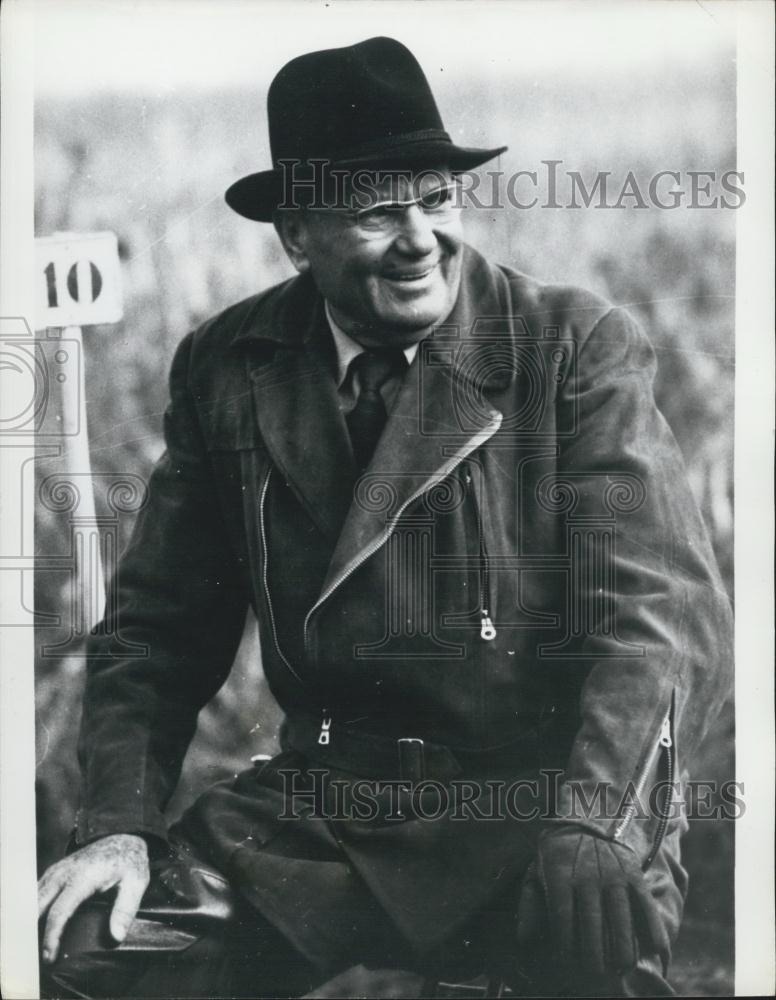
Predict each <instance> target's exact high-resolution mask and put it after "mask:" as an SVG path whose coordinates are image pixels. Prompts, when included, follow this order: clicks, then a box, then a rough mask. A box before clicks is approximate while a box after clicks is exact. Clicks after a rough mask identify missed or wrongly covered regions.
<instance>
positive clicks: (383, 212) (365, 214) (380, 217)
mask: <svg viewBox="0 0 776 1000" xmlns="http://www.w3.org/2000/svg"><path fill="white" fill-rule="evenodd" d="M401 210H402V206H401V205H394V204H386V205H375V207H374V208H365V209H363V210H362V211H360V212H359V213H358V221H359V222H360V223H361V224H362V225H374V224H376V223H380V222H385V221H386V220H388V219H391V218H393V217H395V216H396V215H398V214H399V213H400V212H401Z"/></svg>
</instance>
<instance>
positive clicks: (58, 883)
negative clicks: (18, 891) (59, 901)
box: [38, 865, 67, 920]
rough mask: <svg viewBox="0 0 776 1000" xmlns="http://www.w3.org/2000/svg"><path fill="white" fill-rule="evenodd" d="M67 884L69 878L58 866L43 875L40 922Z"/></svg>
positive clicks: (39, 903) (39, 891) (39, 886)
mask: <svg viewBox="0 0 776 1000" xmlns="http://www.w3.org/2000/svg"><path fill="white" fill-rule="evenodd" d="M66 882H67V877H66V875H65V874H64V873H63V872H62V870H61V868H60V867H59V866H58V865H54V866H53V867H52V868H49V870H48V871H47V872H46V873H45V875H43V877H42V878H41V880H40V881H39V882H38V920H40V918H41V917H42V916H43V914H44V913H45V912H46V910H47V909H48V908H49V906H51V904H52V903H53V902H54V900H55V899H56V898H57V896H58V895H59V893H60V892H61V891H62V889H63V888H64V886H65V884H66Z"/></svg>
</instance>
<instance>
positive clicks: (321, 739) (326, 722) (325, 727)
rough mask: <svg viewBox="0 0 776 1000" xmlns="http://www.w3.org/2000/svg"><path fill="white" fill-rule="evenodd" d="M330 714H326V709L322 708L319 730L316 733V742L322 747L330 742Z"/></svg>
mask: <svg viewBox="0 0 776 1000" xmlns="http://www.w3.org/2000/svg"><path fill="white" fill-rule="evenodd" d="M330 730H331V716H330V715H327V714H326V709H324V710H323V719H321V731H320V733H318V743H319V744H320V746H322V747H327V746H328V745H329V743H331V732H330Z"/></svg>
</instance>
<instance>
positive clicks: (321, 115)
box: [226, 38, 507, 222]
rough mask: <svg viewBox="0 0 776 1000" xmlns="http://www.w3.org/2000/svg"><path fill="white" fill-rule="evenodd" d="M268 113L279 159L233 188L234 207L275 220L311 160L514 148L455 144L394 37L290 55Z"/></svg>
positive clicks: (334, 164)
mask: <svg viewBox="0 0 776 1000" xmlns="http://www.w3.org/2000/svg"><path fill="white" fill-rule="evenodd" d="M267 117H268V119H269V141H270V149H271V152H272V162H273V168H272V169H271V170H262V171H260V172H259V173H256V174H249V175H248V176H247V177H243V178H241V179H240V180H239V181H237V182H236V183H234V184H232V185H231V187H230V188H229V189H228V190H227V192H226V201H227V203H228V204H229V205H230V207H231V208H233V209H234V210H235V212H239V213H240V215H244V216H245V217H246V218H248V219H255V220H256V221H257V222H270V221H271V219H272V213H273V211H274V210H275V209H276V208H277V207H278V205H280V203H281V202H282V201H283V200H284V196H287V193H288V192H287V191H286V192H285V193H284V184H283V181H284V177H285V178H286V179H287V178H289V177H293V178H294V179H297V178H300V177H303V176H310V173H309V172H310V170H312V171H313V174H315V176H318V174H316V170H318V168H316V167H315V165H314V164H313V165H312V167H311V164H312V163H313V161H318V163H319V164H320V163H324V162H325V164H326V165H327V166H326V168H325V169H329V168H334V169H337V170H348V169H352V170H357V169H360V168H362V169H369V168H371V169H377V168H383V167H405V166H406V167H411V166H413V165H417V166H433V165H437V164H439V165H441V164H446V165H447V166H448V167H449V168H450V169H451V170H453V171H461V170H469V169H471V168H473V167H477V166H479V165H480V164H481V163H485V162H486V161H487V160H490V159H492V158H493V157H494V156H497V155H498V154H499V153H503V152H504V150H505V149H506V148H507V147H506V146H499V147H498V148H496V149H471V148H467V147H462V146H456V145H455V143H454V142H453V140H452V139H451V138H450V136H449V134H448V133H447V132H446V131H445V129H444V126H443V124H442V119H441V117H440V115H439V110H438V109H437V106H436V101H435V100H434V95H433V94H432V93H431V88H430V87H429V84H428V80H427V79H426V77H425V75H424V73H423V70H422V69H421V68H420V65H419V63H418V61H417V59H416V58H415V56H413V54H412V53H411V52H410V50H409V49H408V48H407V47H406V46H404V45H402V44H401V42H397V41H396V40H395V39H393V38H369V39H367V40H366V41H364V42H358V43H357V44H356V45H347V46H344V47H343V48H337V49H324V50H322V51H320V52H308V53H306V54H305V55H302V56H298V57H297V58H296V59H292V60H291V62H289V63H286V65H285V66H284V67H283V68H282V69H281V70H280V72H279V73H278V74H277V76H276V77H275V79H274V80H273V81H272V83H271V85H270V88H269V93H268V95H267ZM323 169H324V168H323V167H321V168H320V170H323ZM305 170H307V171H308V173H307V174H305V173H304V171H305Z"/></svg>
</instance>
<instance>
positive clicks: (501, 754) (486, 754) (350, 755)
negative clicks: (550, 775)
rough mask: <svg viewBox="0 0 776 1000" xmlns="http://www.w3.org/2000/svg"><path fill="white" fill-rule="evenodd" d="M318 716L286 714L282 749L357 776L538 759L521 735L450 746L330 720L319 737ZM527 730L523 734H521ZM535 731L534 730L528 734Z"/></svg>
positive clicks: (425, 775)
mask: <svg viewBox="0 0 776 1000" xmlns="http://www.w3.org/2000/svg"><path fill="white" fill-rule="evenodd" d="M321 733H322V730H321V724H320V720H319V719H314V718H312V717H309V716H299V715H296V716H291V717H288V718H287V719H286V720H285V722H284V724H283V729H282V731H281V737H280V738H281V744H282V746H283V748H284V749H291V750H296V751H297V752H298V753H301V754H303V755H304V756H305V757H307V758H309V759H310V760H311V761H313V762H314V763H315V764H320V765H322V766H324V767H325V766H328V767H332V768H334V769H335V770H338V771H347V772H349V773H350V774H355V775H358V776H359V777H363V778H371V779H378V780H383V781H390V780H397V779H398V780H400V781H410V782H413V783H416V782H419V781H442V782H447V781H451V780H452V779H453V778H457V777H460V776H461V775H464V774H467V775H470V776H476V775H483V774H484V773H486V772H487V771H488V770H489V768H490V767H493V766H494V765H496V764H501V765H502V766H503V765H504V763H505V762H506V760H510V759H514V762H515V765H516V766H518V767H519V768H520V767H525V766H530V765H531V764H533V763H538V762H539V758H540V756H543V755H542V754H541V753H540V752H539V753H537V751H538V750H539V744H540V743H541V741H538V743H537V741H536V740H535V739H530V738H529V739H525V738H524V739H522V740H520V741H519V742H516V743H510V744H507V745H504V746H499V747H487V748H485V749H481V750H480V749H475V750H472V749H468V748H455V749H453V748H451V747H449V746H446V745H444V744H441V743H434V742H432V741H430V740H425V739H421V738H420V737H411V736H403V737H399V738H394V737H390V736H378V735H376V734H373V733H365V732H363V731H360V730H356V729H353V728H351V727H348V726H346V725H344V724H340V725H337V723H336V722H334V723H333V724H331V726H330V728H329V727H327V729H326V733H327V737H328V739H327V740H326V741H323V742H322V741H321ZM527 735H528V734H527ZM531 735H535V734H531Z"/></svg>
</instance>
